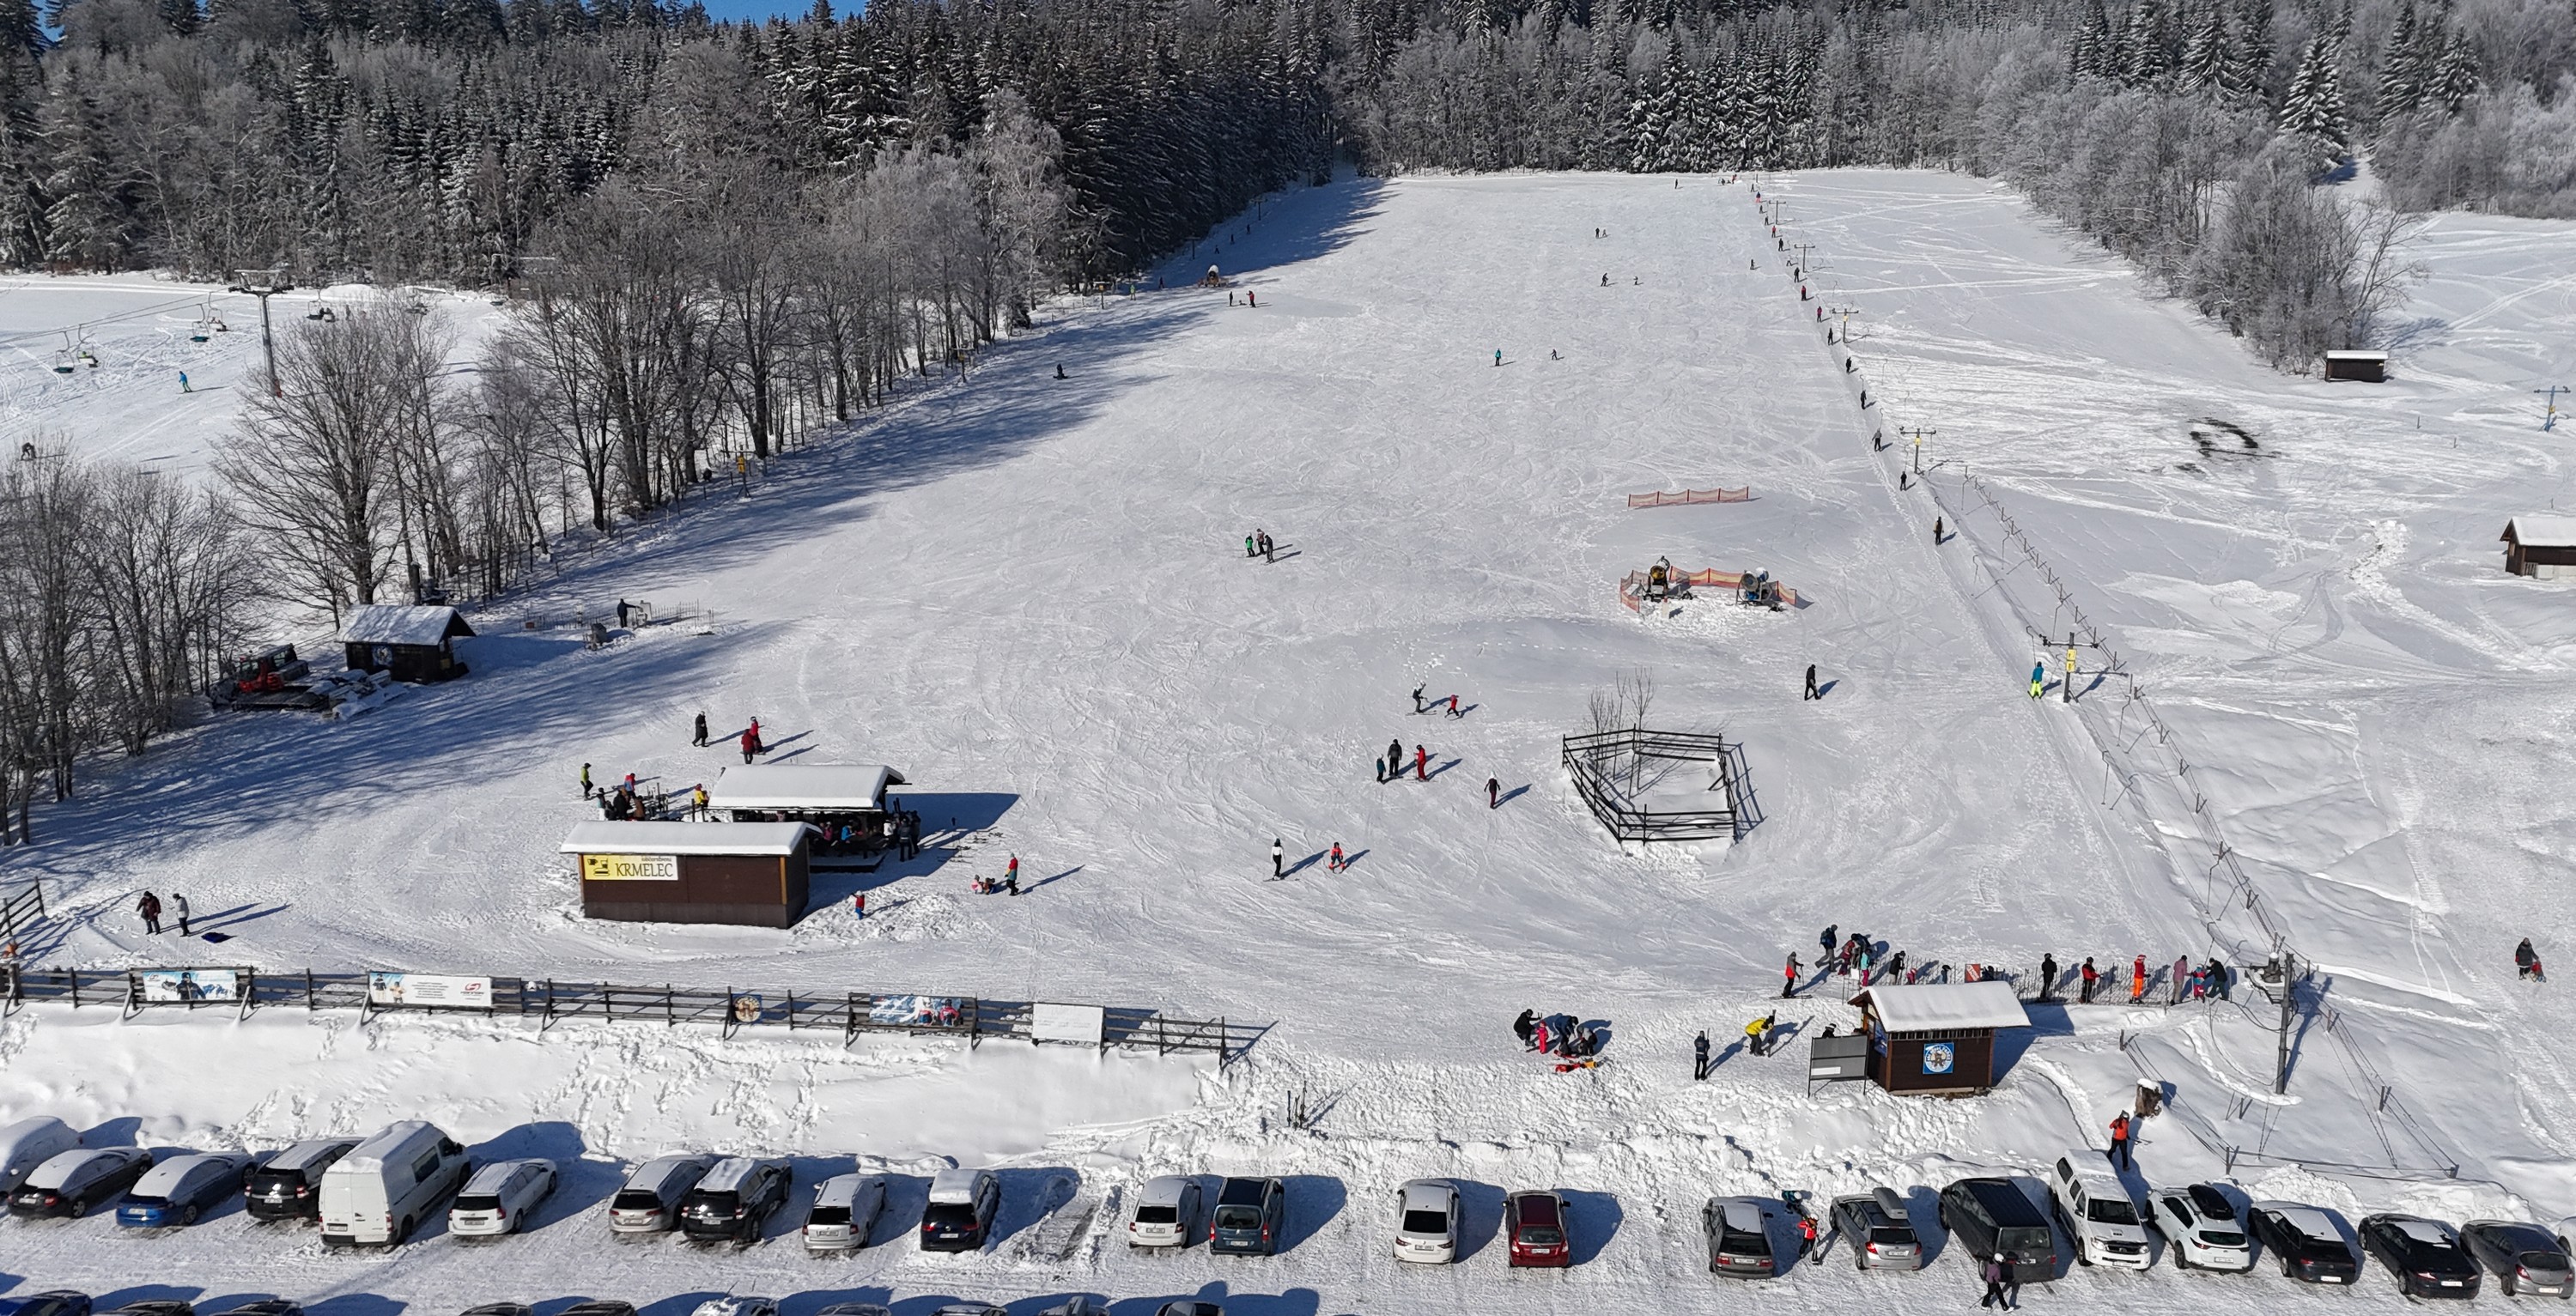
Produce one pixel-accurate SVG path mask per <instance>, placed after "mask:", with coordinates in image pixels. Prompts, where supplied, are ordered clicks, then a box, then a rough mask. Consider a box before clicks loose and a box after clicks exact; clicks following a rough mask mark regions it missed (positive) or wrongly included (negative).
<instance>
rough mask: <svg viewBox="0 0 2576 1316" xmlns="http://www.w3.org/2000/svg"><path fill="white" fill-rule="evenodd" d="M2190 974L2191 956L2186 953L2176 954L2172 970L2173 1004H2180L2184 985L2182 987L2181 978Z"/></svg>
mask: <svg viewBox="0 0 2576 1316" xmlns="http://www.w3.org/2000/svg"><path fill="white" fill-rule="evenodd" d="M2190 976H2191V957H2190V956H2188V955H2176V956H2174V971H2173V1003H2174V1004H2176V1005H2180V1004H2182V994H2183V991H2184V987H2183V979H2185V978H2188V977H2190Z"/></svg>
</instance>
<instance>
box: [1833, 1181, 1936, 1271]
mask: <svg viewBox="0 0 2576 1316" xmlns="http://www.w3.org/2000/svg"><path fill="white" fill-rule="evenodd" d="M1825 1218H1826V1220H1827V1221H1828V1222H1830V1224H1831V1225H1832V1228H1833V1231H1834V1232H1835V1233H1837V1234H1840V1235H1842V1236H1843V1237H1844V1238H1845V1239H1847V1240H1849V1241H1850V1243H1851V1250H1852V1265H1853V1267H1854V1268H1856V1269H1860V1270H1921V1269H1922V1268H1923V1241H1922V1240H1921V1239H1919V1238H1916V1237H1915V1236H1914V1224H1913V1222H1912V1221H1911V1220H1908V1219H1907V1218H1906V1215H1905V1199H1904V1198H1902V1197H1899V1196H1897V1195H1896V1190H1895V1189H1893V1188H1881V1189H1878V1190H1876V1191H1874V1192H1870V1193H1864V1194H1856V1195H1854V1196H1850V1197H1837V1198H1835V1199H1834V1204H1833V1205H1832V1206H1829V1207H1827V1208H1825Z"/></svg>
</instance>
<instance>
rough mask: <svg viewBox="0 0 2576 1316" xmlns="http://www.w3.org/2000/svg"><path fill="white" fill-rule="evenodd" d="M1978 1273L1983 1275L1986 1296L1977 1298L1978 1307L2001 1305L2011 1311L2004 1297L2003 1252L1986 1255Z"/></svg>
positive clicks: (2010, 1305)
mask: <svg viewBox="0 0 2576 1316" xmlns="http://www.w3.org/2000/svg"><path fill="white" fill-rule="evenodd" d="M1980 1273H1982V1274H1983V1275H1984V1277H1985V1281H1986V1296H1984V1297H1982V1298H1979V1299H1978V1300H1977V1305H1978V1306H1980V1307H2001V1308H2003V1309H2004V1310H2005V1311H2011V1310H2012V1304H2011V1303H2009V1302H2007V1301H2005V1299H2004V1257H2003V1254H2002V1253H2000V1252H1998V1253H1996V1254H1994V1255H1993V1256H1990V1257H1987V1258H1986V1260H1985V1265H1984V1267H1983V1268H1982V1270H1981V1272H1980Z"/></svg>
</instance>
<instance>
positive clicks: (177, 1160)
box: [116, 1152, 250, 1229]
mask: <svg viewBox="0 0 2576 1316" xmlns="http://www.w3.org/2000/svg"><path fill="white" fill-rule="evenodd" d="M249 1168H250V1158H249V1157H248V1156H244V1155H242V1154H241V1153H239V1152H206V1153H201V1154H198V1155H193V1156H173V1157H171V1158H170V1159H168V1160H166V1161H163V1162H161V1163H160V1164H159V1165H156V1166H153V1167H152V1171H151V1173H149V1174H146V1175H144V1176H143V1177H142V1178H140V1179H138V1180H136V1181H135V1182H134V1187H133V1189H132V1190H130V1191H128V1192H127V1193H126V1195H125V1200H124V1201H123V1202H121V1203H118V1204H117V1208H116V1223H118V1224H120V1225H123V1226H125V1227H126V1228H128V1229H160V1228H164V1227H166V1226H169V1225H193V1224H195V1223H197V1217H199V1216H201V1215H204V1214H205V1213H206V1212H207V1211H209V1210H212V1209H213V1208H214V1207H215V1206H216V1205H218V1204H219V1203H221V1202H222V1201H223V1199H225V1198H227V1197H230V1196H232V1195H233V1194H234V1193H235V1192H237V1191H239V1190H240V1188H241V1180H242V1172H243V1171H245V1170H248V1169H249Z"/></svg>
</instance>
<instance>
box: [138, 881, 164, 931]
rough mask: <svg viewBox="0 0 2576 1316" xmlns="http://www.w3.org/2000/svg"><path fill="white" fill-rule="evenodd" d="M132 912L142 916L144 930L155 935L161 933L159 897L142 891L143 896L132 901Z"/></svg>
mask: <svg viewBox="0 0 2576 1316" xmlns="http://www.w3.org/2000/svg"><path fill="white" fill-rule="evenodd" d="M134 912H135V913H137V914H140V915H142V916H143V930H144V931H145V932H147V933H149V934H151V935H152V936H155V937H157V936H160V935H161V897H159V896H156V895H154V894H152V893H151V892H149V891H146V892H144V893H143V898H142V899H141V900H138V901H135V902H134Z"/></svg>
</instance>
